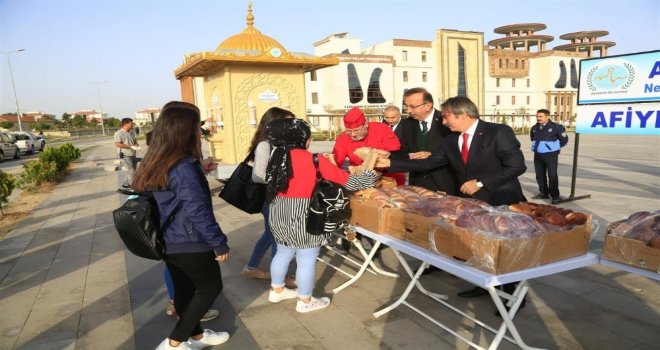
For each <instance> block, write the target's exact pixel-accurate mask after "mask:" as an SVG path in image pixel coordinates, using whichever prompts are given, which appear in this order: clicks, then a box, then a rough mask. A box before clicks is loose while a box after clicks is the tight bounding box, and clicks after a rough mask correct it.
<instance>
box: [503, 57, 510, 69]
mask: <svg viewBox="0 0 660 350" xmlns="http://www.w3.org/2000/svg"><path fill="white" fill-rule="evenodd" d="M504 68H509V59H508V58H507V59H506V60H504Z"/></svg>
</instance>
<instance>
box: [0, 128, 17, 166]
mask: <svg viewBox="0 0 660 350" xmlns="http://www.w3.org/2000/svg"><path fill="white" fill-rule="evenodd" d="M9 157H14V159H18V158H20V157H21V150H20V149H19V148H18V146H16V141H15V140H14V138H13V137H12V136H11V135H10V134H8V133H6V132H0V163H2V162H4V161H5V159H6V158H9Z"/></svg>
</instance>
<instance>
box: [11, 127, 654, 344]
mask: <svg viewBox="0 0 660 350" xmlns="http://www.w3.org/2000/svg"><path fill="white" fill-rule="evenodd" d="M521 142H522V143H523V149H524V150H525V155H526V156H529V152H528V151H527V150H528V149H529V142H528V141H527V139H526V138H524V137H521ZM330 147H331V144H330V143H327V142H316V143H313V146H312V149H313V150H315V151H324V150H325V151H327V150H329V148H330ZM572 148H573V142H571V145H569V146H568V147H567V148H566V149H565V150H563V151H562V156H561V164H560V184H561V190H562V194H563V195H568V194H569V193H570V174H571V162H572V154H573V149H572ZM579 154H580V156H579V158H578V159H579V169H580V170H579V171H578V172H577V175H578V177H577V186H576V190H575V195H576V196H580V195H587V194H589V195H591V198H589V199H582V200H579V201H574V202H568V203H565V204H563V206H565V207H567V208H570V209H574V210H578V211H583V212H588V213H592V214H593V215H594V217H595V218H596V219H597V222H598V223H599V227H598V229H597V230H596V235H595V236H594V238H593V240H592V242H591V251H592V252H596V253H600V251H601V248H602V234H603V232H604V227H605V225H606V224H607V223H608V222H610V221H614V220H618V219H620V218H622V217H625V216H627V215H628V214H630V213H632V212H635V211H638V210H649V209H659V208H660V139H659V138H657V137H655V138H654V137H623V136H588V135H586V136H585V135H583V136H582V138H581V140H580V150H579ZM113 159H114V150H113V148H112V147H111V145H109V144H108V143H103V144H99V145H97V146H95V147H93V148H91V149H90V150H89V151H88V152H85V154H84V155H83V159H82V160H81V166H80V167H79V168H78V169H76V170H75V171H74V172H73V174H72V175H71V176H69V177H68V178H67V179H66V181H64V182H63V183H61V184H60V185H59V186H57V187H56V188H55V189H54V191H53V192H52V193H51V194H50V195H49V196H48V198H47V200H46V201H45V202H44V203H42V204H41V205H40V206H39V207H38V208H37V209H36V210H35V211H34V213H33V214H32V215H31V216H30V217H29V218H28V219H26V220H25V221H23V222H22V223H21V224H20V225H19V226H18V227H17V228H16V229H15V230H14V231H13V232H12V233H11V234H10V235H9V236H8V237H6V238H5V239H4V240H3V241H1V242H0V310H2V311H1V313H0V315H1V316H0V344H1V345H0V348H2V349H153V348H155V346H156V345H157V344H158V343H159V342H160V341H161V340H162V339H163V338H164V337H166V336H167V334H168V332H169V331H170V329H171V327H172V326H173V324H174V320H172V319H170V318H168V317H167V316H166V315H165V310H164V309H165V302H166V292H165V287H164V285H163V282H162V275H161V273H162V265H161V263H158V262H152V261H147V260H144V259H139V258H136V257H134V256H133V255H131V254H130V253H127V252H126V251H125V250H124V247H123V245H122V243H121V241H120V240H119V238H118V236H117V234H116V232H115V231H114V226H113V224H112V218H111V211H112V210H113V209H115V208H116V207H118V206H119V204H120V203H121V202H122V201H123V200H124V198H123V196H121V195H119V194H117V193H116V192H115V190H116V188H117V185H118V182H119V179H118V173H116V172H106V171H104V166H107V165H110V164H112V162H113ZM527 165H528V172H527V173H526V174H525V175H524V176H523V177H522V184H523V187H524V190H525V192H526V194H527V195H529V196H531V195H534V194H535V193H536V192H537V191H536V185H535V180H534V172H533V164H532V162H531V156H529V157H528V162H527ZM211 184H212V186H217V183H216V182H215V181H214V180H212V181H211ZM214 208H215V212H216V216H217V218H218V220H219V221H220V223H221V226H222V228H223V230H224V231H225V232H226V234H227V235H228V236H229V240H230V246H231V247H232V257H231V260H230V261H229V262H228V263H225V264H222V272H223V281H224V284H225V289H224V292H223V294H222V295H221V296H220V297H219V298H218V299H217V301H216V303H215V306H214V307H215V308H217V309H219V310H220V311H221V316H220V317H219V318H218V319H216V320H213V321H211V322H208V323H206V326H207V327H208V328H211V329H215V330H227V331H229V332H230V333H231V335H232V338H231V339H230V340H229V342H227V343H226V344H224V345H221V346H217V347H216V348H218V349H427V348H428V349H431V348H433V349H466V348H467V346H466V345H465V344H464V343H462V342H460V341H458V340H457V339H456V338H455V337H454V336H452V335H451V334H449V333H447V332H445V331H443V330H442V329H440V328H438V327H437V326H435V325H434V324H433V323H431V322H429V321H428V320H426V319H424V318H422V317H421V316H419V315H417V314H415V313H414V312H412V311H411V310H410V309H408V308H405V307H400V308H398V309H396V310H394V311H393V312H391V313H389V314H387V315H385V316H383V317H381V318H378V319H374V318H373V316H372V312H374V311H375V310H377V309H380V308H382V307H383V306H385V305H387V304H389V303H390V302H391V301H393V300H394V298H395V296H396V295H398V294H400V293H401V292H402V289H403V288H404V286H405V284H406V278H405V277H402V278H400V279H399V280H397V279H392V278H387V277H380V276H374V275H371V274H366V275H365V276H364V277H363V278H362V279H360V280H359V281H358V282H357V283H355V284H354V285H353V286H351V287H349V288H347V289H346V290H344V291H342V292H341V293H339V294H337V295H333V294H332V293H331V290H332V289H333V288H334V287H336V286H338V285H339V284H341V283H343V282H344V281H345V280H346V277H345V276H344V275H342V274H340V273H338V272H336V271H335V270H333V269H330V268H326V265H324V264H318V267H317V278H318V281H317V284H316V293H317V294H319V295H327V296H330V297H331V298H332V301H333V303H332V305H331V306H330V307H329V308H328V309H326V310H325V311H323V312H319V313H313V314H307V315H302V314H298V313H296V312H295V303H294V302H293V301H285V302H282V303H280V304H275V305H271V304H270V303H268V301H267V300H266V296H267V290H268V283H267V282H265V281H257V280H248V279H246V278H244V277H242V276H240V274H239V271H240V269H241V268H242V266H243V265H244V264H245V262H246V261H247V258H248V256H249V254H250V252H251V249H252V246H253V244H254V242H255V241H256V239H257V238H258V237H259V235H260V234H261V225H262V221H261V217H260V215H247V214H244V213H242V212H240V211H238V210H236V209H234V208H233V207H230V206H228V205H226V204H225V203H224V202H222V201H221V200H220V199H218V198H217V197H216V198H214ZM324 258H325V259H326V260H333V261H335V262H336V263H341V262H342V261H341V259H340V258H338V257H337V256H335V255H334V254H333V253H327V254H326V255H325V256H324ZM269 262H270V257H267V258H266V259H265V260H264V261H263V262H262V266H264V267H267V266H268V264H269ZM378 263H379V264H380V265H381V266H384V267H385V268H389V269H390V270H395V271H398V272H400V273H403V271H401V269H400V266H399V264H398V263H397V261H396V259H395V258H394V256H393V254H392V253H391V251H390V250H385V251H384V252H383V257H382V259H381V260H380V261H379V262H378ZM411 264H414V265H413V266H416V264H417V263H416V262H411ZM343 268H344V269H346V270H347V271H351V270H352V268H351V267H350V266H347V265H344V266H343ZM422 283H424V285H425V286H426V287H427V288H428V289H430V290H432V291H437V292H441V293H445V294H448V295H449V296H450V297H451V300H450V301H451V302H452V303H453V304H454V305H455V306H456V307H457V308H459V309H461V310H464V311H465V312H467V313H468V314H473V315H477V316H478V317H480V318H482V319H483V320H484V321H485V322H487V323H489V324H492V325H494V324H496V323H497V322H498V319H496V318H495V317H494V316H493V315H492V313H493V306H492V305H491V304H492V302H490V301H489V300H488V299H487V298H478V299H476V300H474V299H473V300H465V299H462V298H457V297H455V294H456V292H458V291H460V290H463V289H465V288H466V287H469V285H468V283H467V282H464V281H462V280H461V279H459V278H455V277H452V276H449V275H448V274H446V273H444V272H436V273H433V274H430V275H427V276H423V277H422ZM530 284H531V291H530V298H529V301H530V302H531V303H528V306H527V308H525V309H524V310H522V311H521V312H520V313H519V316H518V317H517V318H516V324H517V325H518V327H519V329H520V331H521V334H522V336H523V338H524V339H525V340H526V341H527V343H528V344H531V345H533V346H538V347H543V348H548V349H635V350H643V349H657V348H658V344H660V283H659V282H657V281H654V280H650V279H647V278H643V277H640V276H637V275H635V274H631V273H627V272H623V271H619V270H616V269H611V268H608V267H604V266H600V265H596V266H592V267H589V268H583V269H579V270H574V271H569V272H566V273H561V274H557V275H553V276H549V277H546V278H540V279H536V280H533V281H531V282H530ZM409 300H410V302H411V303H412V304H414V305H416V306H417V307H419V308H421V309H423V310H425V311H426V312H428V313H430V314H431V315H432V316H434V317H436V318H438V319H439V320H441V321H442V322H444V323H445V324H446V325H448V327H450V328H451V329H454V330H456V331H458V332H460V334H462V335H463V336H466V337H468V338H470V339H472V340H473V341H474V342H476V343H479V344H482V345H485V344H487V343H488V342H489V341H490V339H491V338H492V336H491V335H490V334H489V333H487V332H483V331H482V330H481V329H479V328H478V327H476V326H475V324H474V323H472V322H471V321H469V320H467V319H465V318H463V317H461V316H459V315H457V314H454V313H452V312H449V310H448V309H446V308H444V307H442V306H440V305H438V304H436V303H434V302H432V301H431V300H430V299H429V298H427V297H425V296H423V295H420V294H418V293H416V292H413V294H412V295H411V298H410V299H409ZM501 348H502V349H513V348H516V347H515V346H512V345H511V344H508V343H506V342H504V343H503V344H502V346H501Z"/></svg>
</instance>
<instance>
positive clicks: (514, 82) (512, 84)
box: [511, 78, 516, 87]
mask: <svg viewBox="0 0 660 350" xmlns="http://www.w3.org/2000/svg"><path fill="white" fill-rule="evenodd" d="M511 87H516V78H513V79H511Z"/></svg>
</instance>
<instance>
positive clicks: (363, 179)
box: [269, 149, 376, 249]
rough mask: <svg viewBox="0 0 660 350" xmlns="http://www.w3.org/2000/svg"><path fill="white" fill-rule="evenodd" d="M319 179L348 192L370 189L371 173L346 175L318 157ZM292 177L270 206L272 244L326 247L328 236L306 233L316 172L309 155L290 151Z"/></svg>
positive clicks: (303, 247)
mask: <svg viewBox="0 0 660 350" xmlns="http://www.w3.org/2000/svg"><path fill="white" fill-rule="evenodd" d="M318 159H319V171H320V173H321V176H322V177H323V178H324V179H326V180H329V181H332V182H335V183H337V184H340V185H342V186H344V187H346V189H348V190H349V191H357V190H361V189H365V188H369V187H373V185H374V183H375V180H376V179H375V173H373V172H368V173H364V174H361V175H349V174H348V173H346V172H344V171H343V170H341V169H340V168H338V167H337V166H335V165H334V164H332V163H330V161H329V160H328V159H326V158H325V157H323V156H319V157H318ZM291 166H292V168H293V176H292V177H291V178H290V179H289V187H288V188H287V190H286V191H285V192H280V193H278V194H277V196H276V197H275V199H273V202H271V203H270V208H269V209H270V211H269V222H270V228H271V231H272V232H273V236H274V237H275V242H277V244H281V245H284V246H288V247H291V248H296V249H305V248H315V247H320V246H322V245H324V244H327V243H328V242H329V240H330V234H326V235H310V234H308V233H307V229H306V227H307V211H308V210H309V203H310V199H311V196H312V192H313V190H314V186H315V185H316V169H315V168H314V163H313V162H312V153H310V152H308V151H307V150H302V149H294V150H291Z"/></svg>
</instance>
